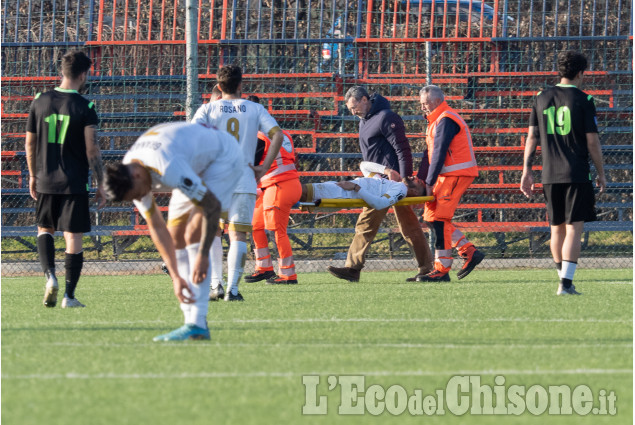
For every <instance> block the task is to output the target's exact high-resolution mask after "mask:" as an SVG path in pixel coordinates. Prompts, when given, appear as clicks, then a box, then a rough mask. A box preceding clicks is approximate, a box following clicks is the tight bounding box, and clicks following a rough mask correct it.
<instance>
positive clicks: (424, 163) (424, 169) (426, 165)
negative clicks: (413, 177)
mask: <svg viewBox="0 0 635 425" xmlns="http://www.w3.org/2000/svg"><path fill="white" fill-rule="evenodd" d="M429 169H430V161H429V160H428V150H427V149H426V150H425V151H423V158H422V159H421V165H419V171H417V178H418V179H419V180H421V181H425V180H426V178H427V177H428V170H429Z"/></svg>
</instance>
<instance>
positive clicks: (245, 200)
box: [221, 193, 256, 233]
mask: <svg viewBox="0 0 635 425" xmlns="http://www.w3.org/2000/svg"><path fill="white" fill-rule="evenodd" d="M255 208H256V194H254V193H234V195H233V197H232V203H231V206H230V207H229V214H228V218H227V220H226V221H227V223H229V230H234V231H237V232H245V233H250V232H251V230H252V226H251V222H252V220H253V218H254V209H255ZM223 221H224V220H221V222H223Z"/></svg>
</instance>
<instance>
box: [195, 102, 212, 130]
mask: <svg viewBox="0 0 635 425" xmlns="http://www.w3.org/2000/svg"><path fill="white" fill-rule="evenodd" d="M207 105H209V103H206V104H204V105H201V106H200V107H199V108H198V109H197V110H196V113H195V114H194V116H193V117H192V121H190V122H191V123H192V124H203V125H207V118H208V109H209V106H207Z"/></svg>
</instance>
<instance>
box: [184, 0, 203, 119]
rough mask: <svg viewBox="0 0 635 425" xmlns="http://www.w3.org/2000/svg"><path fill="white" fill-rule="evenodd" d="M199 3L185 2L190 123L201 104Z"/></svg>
mask: <svg viewBox="0 0 635 425" xmlns="http://www.w3.org/2000/svg"><path fill="white" fill-rule="evenodd" d="M197 25H198V1H196V0H185V68H186V69H187V81H186V91H187V98H186V101H185V102H186V104H185V116H186V117H187V120H188V121H190V120H191V119H192V117H193V116H194V114H195V113H196V109H197V108H198V103H199V97H200V96H199V93H198V26H197Z"/></svg>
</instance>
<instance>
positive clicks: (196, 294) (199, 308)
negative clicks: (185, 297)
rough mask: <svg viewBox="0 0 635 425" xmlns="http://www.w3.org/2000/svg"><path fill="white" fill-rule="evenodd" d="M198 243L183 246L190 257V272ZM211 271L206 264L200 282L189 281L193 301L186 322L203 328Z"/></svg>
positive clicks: (204, 325) (205, 327) (204, 326)
mask: <svg viewBox="0 0 635 425" xmlns="http://www.w3.org/2000/svg"><path fill="white" fill-rule="evenodd" d="M200 245H201V244H200V243H195V244H192V245H188V246H187V247H185V249H187V252H188V255H189V258H190V273H191V271H192V270H194V262H195V261H196V256H197V255H198V249H199V247H200ZM211 272H212V270H211V266H208V268H207V277H206V278H205V279H204V280H203V281H202V282H201V283H198V284H196V283H193V282H192V281H191V280H190V282H189V284H190V291H191V292H192V298H193V299H194V302H193V303H192V304H190V320H189V321H188V322H186V323H194V324H195V325H196V326H198V327H199V328H203V329H207V308H208V305H209V282H210V275H211ZM190 279H191V278H190Z"/></svg>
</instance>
